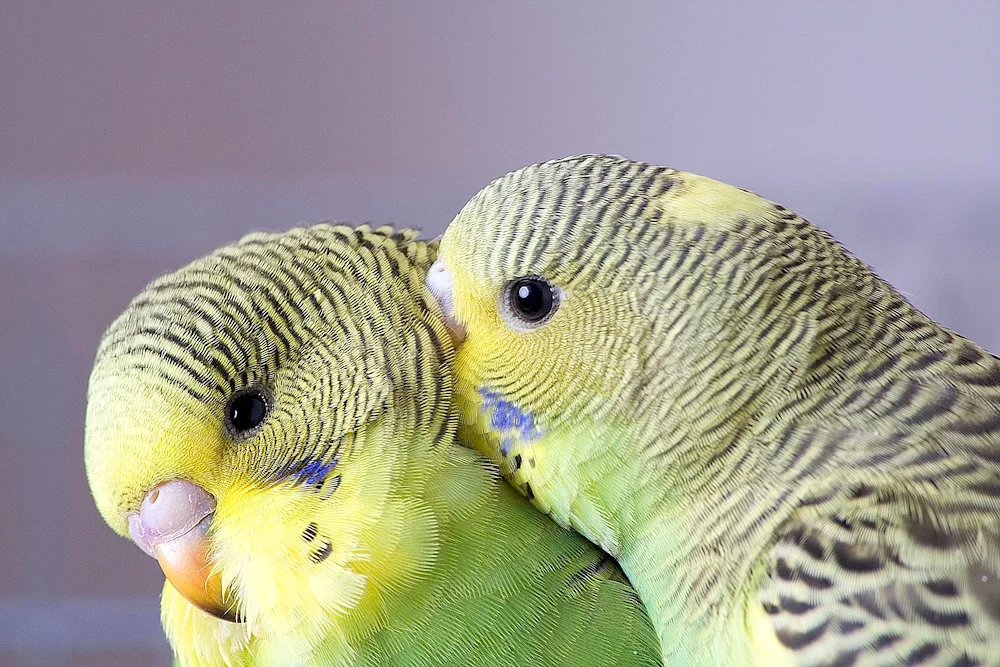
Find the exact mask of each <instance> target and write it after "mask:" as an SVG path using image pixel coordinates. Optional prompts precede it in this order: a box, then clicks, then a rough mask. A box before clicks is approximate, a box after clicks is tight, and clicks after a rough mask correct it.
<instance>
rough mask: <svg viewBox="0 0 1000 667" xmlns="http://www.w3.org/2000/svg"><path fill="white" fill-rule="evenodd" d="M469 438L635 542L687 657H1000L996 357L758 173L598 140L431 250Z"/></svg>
mask: <svg viewBox="0 0 1000 667" xmlns="http://www.w3.org/2000/svg"><path fill="white" fill-rule="evenodd" d="M428 284H429V286H430V287H431V288H432V290H433V291H434V292H435V293H436V294H437V295H438V297H439V300H440V301H441V304H442V307H443V309H444V310H445V311H446V314H448V316H449V318H450V325H449V326H450V329H451V330H452V333H453V335H454V336H455V338H456V339H457V340H463V339H464V342H462V343H461V345H460V347H459V348H458V350H457V353H456V361H455V375H456V383H457V384H456V402H457V403H458V404H459V406H460V414H461V423H460V426H459V438H460V440H462V441H463V442H465V443H466V444H468V445H470V446H474V447H476V448H478V449H479V450H480V451H482V452H484V453H486V454H488V455H489V456H490V457H491V458H492V459H493V460H495V461H496V462H498V463H499V464H500V466H501V471H502V474H503V475H504V476H505V477H506V478H507V479H508V480H509V481H510V482H511V483H512V484H513V485H514V486H515V487H516V488H518V489H520V490H521V491H522V492H523V493H524V494H525V495H526V496H527V497H528V498H530V499H532V500H533V502H534V503H535V505H536V506H538V507H539V508H540V509H542V510H544V511H545V512H548V513H549V514H551V515H552V516H553V517H554V518H555V519H556V520H557V521H558V522H559V523H561V524H564V525H568V526H572V527H574V528H576V529H577V530H578V531H580V532H581V533H582V534H584V535H586V536H587V537H588V538H590V539H591V540H592V541H593V542H595V543H596V544H599V545H600V546H601V547H603V548H604V549H605V550H607V551H608V553H610V554H612V555H614V556H615V557H616V558H617V559H618V560H619V562H620V563H621V565H622V568H623V570H624V571H625V573H626V574H627V575H628V577H629V578H630V580H631V581H632V583H633V585H635V587H636V590H637V591H638V592H639V594H640V597H641V598H642V600H643V602H644V604H645V605H646V608H647V610H648V611H649V613H650V615H651V617H652V621H653V624H654V625H655V626H656V628H657V631H658V634H659V637H660V641H661V644H662V646H663V656H664V658H665V662H666V663H667V664H676V665H686V666H691V667H696V666H708V665H725V666H729V665H767V666H771V665H775V666H779V665H815V666H819V665H827V666H835V665H836V666H847V665H856V666H859V667H860V666H863V665H864V666H867V665H872V666H874V665H878V666H896V665H924V666H927V665H934V666H942V667H944V666H948V667H970V666H972V665H983V666H985V665H998V664H1000V360H998V359H997V358H996V357H994V356H992V355H990V354H989V353H988V352H987V351H985V350H984V349H983V348H982V347H980V346H978V345H976V344H974V343H972V342H970V341H968V340H966V339H964V338H962V337H961V336H959V335H957V334H955V333H953V332H951V331H949V330H947V329H945V328H944V327H942V326H940V325H939V324H937V323H935V322H934V321H932V320H930V319H929V318H927V317H926V316H925V315H923V314H922V313H920V312H919V311H917V310H916V309H915V308H914V307H913V306H912V305H910V304H909V303H908V302H907V300H906V299H905V298H903V297H902V296H901V295H900V294H899V293H898V292H897V291H896V290H894V289H893V288H892V287H890V286H889V285H888V284H886V283H885V282H883V281H882V280H880V279H879V278H878V277H877V276H876V275H875V274H874V273H873V272H872V271H871V269H870V268H869V267H867V266H866V265H864V264H863V263H861V262H860V261H858V260H857V259H855V258H854V257H852V256H851V255H850V254H848V253H847V251H845V250H844V248H843V247H842V246H840V245H839V244H838V243H837V242H836V241H835V240H834V239H833V238H831V237H830V236H829V235H828V234H826V233H825V232H823V231H821V230H819V229H817V228H816V227H814V226H812V225H811V224H810V223H808V222H806V221H805V220H803V219H802V218H801V217H799V216H797V215H796V214H794V213H792V212H791V211H789V210H787V209H786V208H784V207H782V206H779V205H777V204H774V203H772V202H769V201H766V200H764V199H762V198H760V197H758V196H756V195H754V194H752V193H750V192H747V191H745V190H742V189H738V188H735V187H731V186H728V185H725V184H723V183H719V182H717V181H714V180H711V179H708V178H704V177H701V176H697V175H694V174H690V173H685V172H680V171H675V170H673V169H668V168H665V167H660V166H655V165H652V164H646V163H642V162H635V161H631V160H627V159H624V158H620V157H611V156H599V155H587V156H579V157H573V158H567V159H563V160H557V161H552V162H546V163H544V164H536V165H533V166H529V167H526V168H524V169H520V170H518V171H515V172H513V173H510V174H508V175H506V176H504V177H502V178H500V179H498V180H496V181H494V182H493V183H491V184H490V185H489V186H487V187H486V188H484V189H483V190H482V191H481V192H479V194H477V195H476V196H475V198H473V199H472V200H471V201H470V202H469V203H468V204H467V205H466V206H465V207H464V208H463V209H462V211H461V212H460V213H459V214H458V216H457V217H456V218H455V219H454V221H453V222H452V223H451V225H450V227H449V228H448V230H447V231H446V233H445V234H444V236H443V238H442V241H441V247H440V257H439V260H438V262H437V263H436V264H435V266H434V267H433V268H432V271H431V273H430V274H429V276H428Z"/></svg>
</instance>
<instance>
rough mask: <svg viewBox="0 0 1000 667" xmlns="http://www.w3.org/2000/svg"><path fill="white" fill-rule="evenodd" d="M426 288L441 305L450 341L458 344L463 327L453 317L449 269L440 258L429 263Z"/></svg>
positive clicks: (460, 340)
mask: <svg viewBox="0 0 1000 667" xmlns="http://www.w3.org/2000/svg"><path fill="white" fill-rule="evenodd" d="M427 289H429V290H430V291H431V294H433V295H434V298H435V299H436V300H437V302H438V305H439V306H440V307H441V314H442V315H444V323H445V326H446V327H448V333H449V334H450V335H451V340H452V342H453V343H454V344H455V345H459V344H460V343H461V342H462V341H464V340H465V327H463V326H462V325H461V324H460V323H459V321H458V320H457V319H456V318H455V297H454V295H453V293H452V280H451V271H449V270H448V267H447V266H445V263H444V262H442V261H441V260H440V259H439V260H437V261H436V262H434V263H433V264H431V268H430V271H428V272H427Z"/></svg>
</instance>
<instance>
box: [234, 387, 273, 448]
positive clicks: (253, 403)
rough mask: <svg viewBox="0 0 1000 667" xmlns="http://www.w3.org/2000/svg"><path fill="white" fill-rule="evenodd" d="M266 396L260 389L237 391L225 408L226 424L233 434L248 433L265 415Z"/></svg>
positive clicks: (266, 406)
mask: <svg viewBox="0 0 1000 667" xmlns="http://www.w3.org/2000/svg"><path fill="white" fill-rule="evenodd" d="M267 408H268V404H267V397H266V396H265V395H264V392H263V390H261V389H244V390H242V391H240V392H237V393H236V394H235V395H234V396H233V398H232V399H231V400H230V401H229V405H228V407H227V408H226V425H227V426H228V427H229V430H230V432H231V433H232V434H233V435H235V436H240V437H242V436H246V435H249V434H250V433H251V432H252V431H253V430H254V429H256V428H257V427H258V426H260V425H261V424H262V423H264V419H265V418H266V417H267Z"/></svg>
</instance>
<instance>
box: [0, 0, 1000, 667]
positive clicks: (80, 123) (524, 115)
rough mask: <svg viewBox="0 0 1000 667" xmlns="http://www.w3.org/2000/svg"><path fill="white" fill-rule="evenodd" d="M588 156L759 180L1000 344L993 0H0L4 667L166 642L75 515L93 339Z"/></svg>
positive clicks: (141, 589) (939, 312)
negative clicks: (333, 230) (229, 276)
mask: <svg viewBox="0 0 1000 667" xmlns="http://www.w3.org/2000/svg"><path fill="white" fill-rule="evenodd" d="M595 151H599V152H611V153H619V154H625V155H628V156H630V157H634V158H638V159H644V160H648V161H653V162H657V163H660V164H665V165H669V166H673V167H677V168H681V169H687V170H691V171H696V172H700V173H703V174H706V175H709V176H712V177H714V178H717V179H720V180H723V181H727V182H730V183H733V184H736V185H739V186H742V187H746V188H749V189H752V190H755V191H757V192H759V193H761V194H762V195H764V196H766V197H768V198H770V199H773V200H776V201H778V202H781V203H782V204H784V205H786V206H788V207H790V208H793V209H794V210H796V211H798V212H799V213H801V214H802V215H804V216H805V217H807V218H809V219H810V220H812V221H813V222H815V223H817V224H819V225H820V226H822V227H825V228H826V229H828V230H830V231H831V232H833V233H834V234H835V235H836V236H838V237H839V238H840V239H841V240H842V241H843V242H844V243H845V244H846V245H847V246H848V247H849V248H850V249H852V250H853V251H854V252H855V253H856V254H857V255H859V256H860V257H861V258H862V259H864V260H866V261H868V262H869V263H870V264H872V265H874V266H875V268H876V269H877V270H878V271H879V273H881V274H882V275H883V276H884V277H885V278H887V279H888V280H889V281H890V282H892V283H893V284H895V285H896V286H897V287H898V288H899V289H901V290H902V291H903V292H904V293H906V294H907V295H908V296H909V297H910V298H911V299H912V300H913V301H914V302H915V303H916V304H917V305H918V306H919V307H921V308H922V309H924V310H925V311H926V312H928V313H929V314H930V315H932V316H933V317H935V318H937V319H939V320H941V321H942V322H944V323H946V324H947V325H949V326H950V327H952V328H954V329H957V330H958V331H959V332H961V333H963V334H965V335H967V336H969V337H971V338H973V339H975V340H976V341H978V342H980V343H983V344H985V345H986V346H987V347H989V348H990V349H992V350H993V351H997V350H1000V324H998V318H997V313H998V312H1000V295H998V292H997V289H996V285H997V282H998V279H1000V189H998V185H1000V183H998V180H1000V178H998V177H1000V2H997V0H984V1H982V2H972V1H957V2H952V3H942V2H917V1H914V0H906V1H898V2H890V1H881V2H870V1H868V0H861V1H854V2H843V1H842V2H838V3H804V2H793V1H789V2H779V1H776V0H771V1H767V2H752V3H749V2H736V1H733V2H670V1H667V0H658V1H655V2H615V3H611V2H606V3H596V2H579V1H577V2H544V3H543V2H505V1H502V0H496V1H493V2H489V3H487V2H467V1H464V2H463V1H460V0H454V1H438V2H411V3H363V2H350V3H335V2H334V3H331V2H328V1H325V0H324V1H320V0H316V1H313V2H282V3H275V2H269V3H263V2H246V1H237V0H215V1H213V2H210V3H205V2H138V1H132V2H125V1H122V2H110V1H107V0H99V1H95V2H77V3H71V2H54V1H49V0H23V1H22V0H5V1H4V2H3V3H0V377H2V383H0V392H2V393H0V665H2V666H4V667H6V666H8V665H31V666H33V667H34V666H40V665H45V666H49V665H52V666H59V665H132V664H136V665H156V664H163V665H165V664H167V663H168V661H169V652H168V650H167V648H166V645H165V642H164V640H163V638H162V633H161V631H160V628H159V621H158V614H157V604H158V601H157V597H158V593H159V589H160V585H161V581H162V576H161V575H160V573H159V569H158V567H157V565H156V563H155V562H154V561H153V560H152V559H149V558H147V557H145V556H144V555H143V554H142V553H141V552H140V551H139V550H138V549H137V548H136V547H134V546H132V545H131V544H130V543H128V542H126V541H125V540H122V539H120V538H117V537H116V536H115V535H114V534H113V533H112V532H111V531H110V529H108V528H107V527H106V526H105V525H104V524H103V522H102V521H101V519H100V517H99V516H98V514H97V512H96V510H95V509H94V507H93V504H92V502H91V499H90V497H89V493H88V491H87V486H86V480H85V478H84V474H83V464H82V435H83V415H84V405H85V401H84V395H85V390H86V382H87V375H88V371H89V366H90V363H91V360H92V355H93V353H94V350H95V347H96V344H97V340H98V337H99V336H100V334H101V331H102V330H103V328H104V327H105V326H106V325H107V324H108V323H109V322H110V321H111V319H112V318H113V317H114V316H115V315H116V314H117V313H118V312H119V311H120V310H121V309H122V308H123V307H124V306H125V304H126V303H127V301H128V299H129V298H130V297H132V296H133V295H134V294H135V293H136V292H138V291H139V290H140V289H141V288H142V286H143V285H144V284H145V283H146V282H148V281H149V280H151V279H152V278H154V277H155V276H157V275H158V274H160V273H162V272H164V271H167V270H169V269H172V268H176V267H178V266H180V265H181V264H183V263H186V262H187V261H189V260H191V259H193V258H195V257H196V256H198V255H200V254H202V253H205V252H207V251H209V250H211V249H212V248H214V247H216V246H218V245H220V244H222V243H225V242H228V241H231V240H234V239H236V238H238V237H239V236H241V235H242V234H244V233H246V232H248V231H250V230H254V229H270V230H281V229H286V228H288V227H291V226H294V225H296V224H298V223H300V222H307V221H319V220H324V219H336V220H349V221H354V222H363V221H368V220H371V221H375V222H379V223H385V222H394V223H399V224H404V225H416V226H419V227H421V228H423V229H424V230H425V232H426V235H428V236H433V235H437V234H438V233H440V232H441V231H442V230H443V229H444V226H445V225H446V224H447V222H448V221H449V219H450V218H451V217H452V216H453V215H454V214H455V213H456V212H457V211H458V209H459V208H460V207H461V205H462V203H463V202H464V201H465V200H466V199H468V198H469V197H471V196H472V195H473V194H474V193H475V191H476V190H478V189H479V188H480V187H481V186H483V185H485V184H486V183H487V182H488V181H489V180H490V179H492V178H494V177H497V176H500V175H502V174H503V173H505V172H506V171H509V170H511V169H514V168H517V167H519V166H522V165H525V164H528V163H531V162H535V161H538V160H543V159H549V158H556V157H562V156H565V155H570V154H576V153H582V152H595Z"/></svg>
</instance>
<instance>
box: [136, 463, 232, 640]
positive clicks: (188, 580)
mask: <svg viewBox="0 0 1000 667" xmlns="http://www.w3.org/2000/svg"><path fill="white" fill-rule="evenodd" d="M214 517H215V498H213V497H212V495H211V494H209V493H208V492H207V491H205V490H204V489H202V488H201V487H200V486H197V485H196V484H192V483H191V482H188V481H184V480H173V481H171V482H165V483H163V484H160V485H159V486H157V487H156V488H154V489H153V490H152V491H150V492H149V493H148V494H147V495H146V498H145V499H144V500H143V501H142V507H141V508H140V510H139V512H136V513H132V514H130V515H129V517H128V522H129V535H131V537H132V541H133V542H135V543H136V545H138V546H139V548H140V549H142V550H143V551H145V552H146V553H147V554H149V555H150V556H152V557H153V558H155V559H156V560H157V562H158V563H159V564H160V569H162V570H163V574H165V575H166V576H167V579H168V580H169V581H170V583H171V585H173V587H174V588H175V589H177V592H178V593H180V594H181V595H183V596H184V597H185V598H186V599H187V601H188V602H190V603H191V604H193V605H194V606H196V607H198V608H199V609H202V610H203V611H205V612H208V613H209V614H212V615H213V616H216V617H218V618H221V619H223V620H226V621H232V622H239V621H241V620H242V619H240V618H239V617H238V615H237V613H236V601H235V599H232V597H231V596H228V595H225V593H224V591H223V589H222V577H221V575H220V574H219V573H218V572H216V571H214V569H213V568H212V563H211V562H210V559H209V547H210V546H211V540H210V539H209V537H208V529H209V527H210V526H211V525H212V519H213V518H214Z"/></svg>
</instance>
